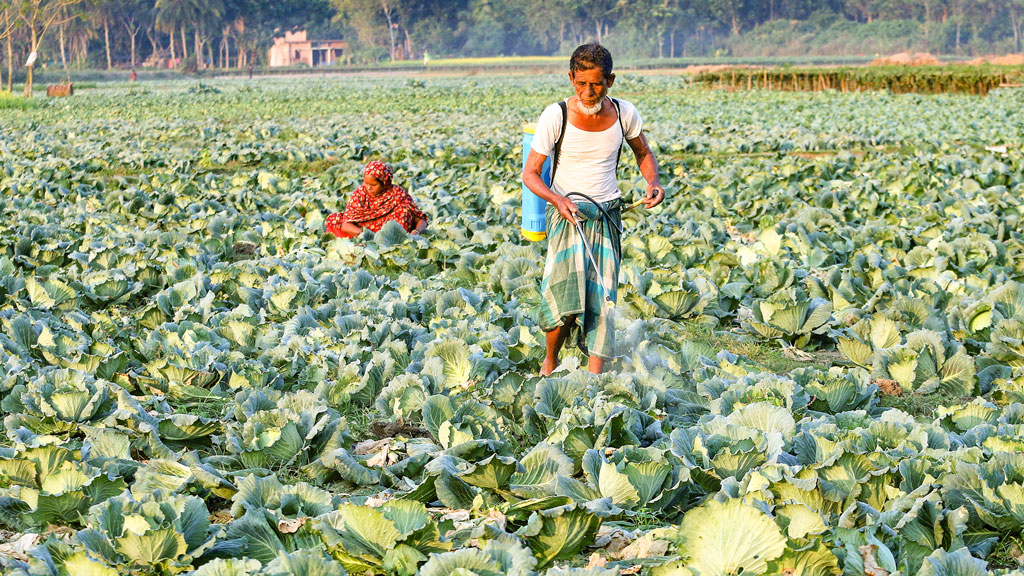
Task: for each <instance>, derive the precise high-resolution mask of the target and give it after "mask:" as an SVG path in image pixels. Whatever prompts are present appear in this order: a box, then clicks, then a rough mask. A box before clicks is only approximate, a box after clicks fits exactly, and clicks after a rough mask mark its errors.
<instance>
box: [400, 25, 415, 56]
mask: <svg viewBox="0 0 1024 576" xmlns="http://www.w3.org/2000/svg"><path fill="white" fill-rule="evenodd" d="M402 30H403V31H404V32H405V53H406V54H408V56H409V59H410V60H412V59H413V54H412V38H411V37H410V36H409V29H408V28H403V29H402Z"/></svg>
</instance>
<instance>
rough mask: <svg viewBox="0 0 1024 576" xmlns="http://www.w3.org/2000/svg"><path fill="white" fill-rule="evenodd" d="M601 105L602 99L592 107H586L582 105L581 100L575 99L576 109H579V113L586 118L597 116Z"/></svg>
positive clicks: (602, 103)
mask: <svg viewBox="0 0 1024 576" xmlns="http://www.w3.org/2000/svg"><path fill="white" fill-rule="evenodd" d="M602 105H604V99H603V98H602V99H601V101H600V102H598V103H597V104H595V105H593V106H587V105H586V104H584V103H583V100H580V99H579V98H577V99H576V108H579V111H580V112H583V113H584V114H586V115H587V116H597V115H598V114H600V113H601V106H602Z"/></svg>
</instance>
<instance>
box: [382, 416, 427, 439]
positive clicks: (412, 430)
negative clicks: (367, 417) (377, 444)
mask: <svg viewBox="0 0 1024 576" xmlns="http://www.w3.org/2000/svg"><path fill="white" fill-rule="evenodd" d="M370 434H373V435H374V437H376V438H394V437H395V436H404V437H406V438H431V436H430V432H429V431H427V429H426V428H424V427H422V426H420V425H418V424H413V423H412V422H402V421H398V422H389V421H387V420H374V421H373V422H370Z"/></svg>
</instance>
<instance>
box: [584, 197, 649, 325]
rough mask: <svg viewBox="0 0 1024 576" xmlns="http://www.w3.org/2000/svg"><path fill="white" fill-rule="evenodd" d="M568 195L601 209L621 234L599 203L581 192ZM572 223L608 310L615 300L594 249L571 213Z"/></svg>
mask: <svg viewBox="0 0 1024 576" xmlns="http://www.w3.org/2000/svg"><path fill="white" fill-rule="evenodd" d="M570 196H579V197H580V198H583V199H584V200H587V201H588V202H590V203H591V204H593V205H594V206H596V207H597V209H598V210H600V211H601V213H602V216H604V217H605V218H606V219H607V220H608V223H609V224H611V225H612V226H615V228H616V229H617V230H618V231H619V234H620V235H621V234H622V226H621V225H620V224H617V223H616V222H615V221H614V220H612V219H611V218H610V217H609V215H608V212H607V211H606V210H605V209H604V208H603V207H602V206H601V204H600V203H598V202H597V201H595V200H594V199H593V198H591V197H590V196H587V195H586V194H583V193H582V192H569V193H568V194H566V195H565V197H566V198H568V197H570ZM643 202H644V201H643V198H641V199H640V200H637V201H636V202H634V203H632V204H630V205H628V206H626V207H625V208H623V209H621V210H620V211H619V213H620V214H622V213H625V212H628V211H630V210H632V209H633V208H636V207H637V206H639V205H641V204H643ZM584 218H585V217H584ZM572 223H573V226H575V227H576V232H578V233H579V235H580V241H581V242H583V250H584V252H586V254H587V257H588V258H589V259H590V265H591V266H593V267H594V275H595V276H597V283H598V285H599V286H600V287H601V291H602V292H604V302H603V304H604V306H605V307H606V308H607V309H609V310H610V309H612V308H614V307H615V301H614V300H612V296H611V291H610V290H608V287H607V286H605V285H604V278H602V277H601V275H600V274H599V273H598V270H599V268H598V266H597V259H596V258H594V251H593V250H591V249H590V244H587V237H586V235H584V234H583V226H582V225H581V224H580V220H579V219H578V218H576V217H575V215H573V219H572Z"/></svg>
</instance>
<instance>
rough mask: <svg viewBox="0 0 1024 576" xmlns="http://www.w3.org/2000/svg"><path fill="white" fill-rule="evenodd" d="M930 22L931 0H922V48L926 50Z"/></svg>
mask: <svg viewBox="0 0 1024 576" xmlns="http://www.w3.org/2000/svg"><path fill="white" fill-rule="evenodd" d="M931 23H932V3H931V0H924V49H925V50H926V51H927V50H928V32H929V29H930V28H931Z"/></svg>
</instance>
